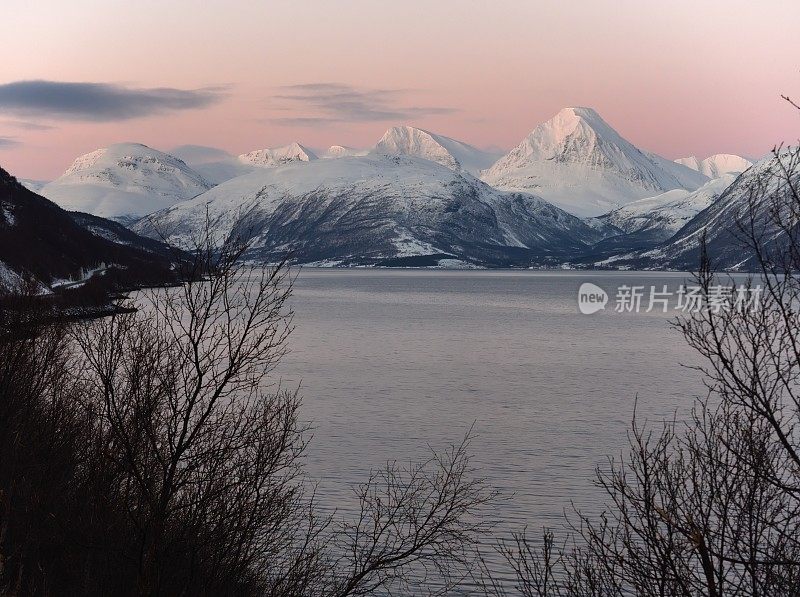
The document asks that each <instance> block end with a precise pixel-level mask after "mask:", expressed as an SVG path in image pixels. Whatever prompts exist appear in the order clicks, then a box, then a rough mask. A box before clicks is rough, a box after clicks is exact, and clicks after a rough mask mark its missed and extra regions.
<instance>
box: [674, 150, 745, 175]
mask: <svg viewBox="0 0 800 597" xmlns="http://www.w3.org/2000/svg"><path fill="white" fill-rule="evenodd" d="M675 163H677V164H682V165H683V166H686V167H687V168H691V169H692V170H696V171H697V172H701V173H703V174H705V175H706V176H708V177H709V178H719V177H720V176H722V175H723V174H741V173H742V172H744V171H745V170H747V169H748V168H749V167H750V166H752V165H753V162H751V161H750V160H748V159H745V158H743V157H742V156H738V155H732V154H729V153H716V154H714V155H712V156H709V157H707V158H706V159H704V160H698V159H697V158H696V157H695V156H689V157H688V158H679V159H677V160H675Z"/></svg>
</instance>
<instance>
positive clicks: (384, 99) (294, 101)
mask: <svg viewBox="0 0 800 597" xmlns="http://www.w3.org/2000/svg"><path fill="white" fill-rule="evenodd" d="M408 92H409V90H404V89H360V88H357V87H353V86H350V85H345V84H342V83H306V84H303V85H291V86H288V87H284V88H283V92H282V93H280V94H277V95H275V96H273V99H275V100H278V101H279V102H286V103H288V104H289V105H290V108H289V109H291V110H292V111H295V110H297V109H305V110H309V111H311V112H313V114H310V115H302V116H298V117H285V118H275V119H273V122H276V123H279V124H286V125H297V126H313V125H321V124H326V123H332V122H387V121H402V120H409V119H414V118H422V117H425V116H431V115H440V114H451V113H453V112H456V110H455V109H453V108H442V107H424V106H405V105H403V103H404V102H403V97H404V95H405V94H407V93H408Z"/></svg>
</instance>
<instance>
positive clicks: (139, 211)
mask: <svg viewBox="0 0 800 597" xmlns="http://www.w3.org/2000/svg"><path fill="white" fill-rule="evenodd" d="M210 187H211V184H210V183H209V182H208V181H207V180H205V179H204V178H203V177H202V176H201V175H200V174H199V173H198V172H196V171H195V170H193V169H192V168H190V167H189V166H187V165H186V163H185V162H184V161H183V160H181V159H179V158H176V157H174V156H172V155H170V154H168V153H164V152H162V151H158V150H157V149H153V148H151V147H148V146H147V145H143V144H141V143H117V144H114V145H109V146H108V147H102V148H100V149H96V150H94V151H91V152H89V153H86V154H84V155H82V156H79V157H77V158H76V159H75V160H74V161H73V162H72V165H70V167H69V168H67V170H66V171H65V172H64V174H63V175H62V176H60V177H59V178H57V179H56V180H54V181H53V182H50V183H48V184H46V185H45V186H44V187H42V189H41V194H42V195H44V196H45V197H47V198H48V199H50V200H51V201H54V202H55V203H57V204H58V205H59V206H61V207H63V208H64V209H67V210H70V211H82V212H86V213H90V214H93V215H97V216H102V217H108V218H119V219H122V220H128V219H135V218H137V217H140V216H143V215H145V214H147V213H149V212H151V211H154V210H155V209H161V208H163V207H165V206H167V205H172V204H173V203H175V202H177V201H180V200H182V199H188V198H191V197H194V196H195V195H198V194H200V193H202V192H204V191H206V190H208V189H209V188H210Z"/></svg>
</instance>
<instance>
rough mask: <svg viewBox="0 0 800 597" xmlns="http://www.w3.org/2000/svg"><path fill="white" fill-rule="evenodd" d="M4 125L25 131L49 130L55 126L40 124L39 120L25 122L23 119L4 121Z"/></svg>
mask: <svg viewBox="0 0 800 597" xmlns="http://www.w3.org/2000/svg"><path fill="white" fill-rule="evenodd" d="M6 125H8V126H13V127H14V128H18V129H23V130H26V131H51V130H53V129H54V128H56V127H54V126H52V125H49V124H42V123H41V122H27V121H25V120H10V121H7V122H6Z"/></svg>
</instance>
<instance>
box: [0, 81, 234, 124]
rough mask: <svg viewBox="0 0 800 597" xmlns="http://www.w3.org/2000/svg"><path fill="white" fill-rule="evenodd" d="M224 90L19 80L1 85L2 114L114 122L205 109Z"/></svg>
mask: <svg viewBox="0 0 800 597" xmlns="http://www.w3.org/2000/svg"><path fill="white" fill-rule="evenodd" d="M223 91H224V90H223V89H222V88H219V87H209V88H205V89H173V88H169V87H156V88H151V89H142V88H133V87H125V86H123V85H115V84H111V83H70V82H61V81H15V82H13V83H5V84H2V85H0V112H5V113H8V114H14V115H16V116H23V117H44V118H51V119H62V120H87V121H94V122H110V121H116V120H129V119H132V118H140V117H142V116H151V115H153V114H163V113H167V112H173V111H177V110H193V109H197V108H205V107H207V106H210V105H211V104H214V103H216V102H218V101H219V100H220V99H222V97H223V96H224V93H223Z"/></svg>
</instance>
